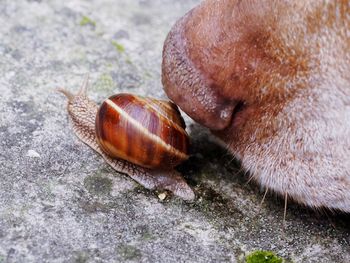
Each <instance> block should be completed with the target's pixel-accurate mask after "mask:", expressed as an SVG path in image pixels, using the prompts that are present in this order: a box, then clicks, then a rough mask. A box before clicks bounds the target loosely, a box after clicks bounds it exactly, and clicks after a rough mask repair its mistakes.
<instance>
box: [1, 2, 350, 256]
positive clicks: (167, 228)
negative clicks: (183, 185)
mask: <svg viewBox="0 0 350 263" xmlns="http://www.w3.org/2000/svg"><path fill="white" fill-rule="evenodd" d="M198 2H199V1H195V0H177V1H174V0H149V1H147V0H103V1H100V0H91V1H83V0H80V1H79V0H74V1H59V0H50V1H40V0H37V1H35V0H32V1H29V0H28V1H24V0H17V1H6V0H3V1H0V25H1V26H0V58H1V59H0V94H1V95H0V180H1V183H0V262H242V259H243V258H244V255H245V253H248V252H250V251H254V250H257V249H264V250H272V251H274V252H275V253H277V254H278V255H280V256H282V257H284V258H285V259H287V262H290V261H293V262H350V246H349V243H350V236H349V230H350V227H349V226H350V223H349V219H350V217H349V215H339V214H338V215H337V214H332V213H330V212H329V211H328V212H326V211H319V212H315V211H311V210H309V209H306V208H303V207H300V206H298V205H296V204H289V206H288V211H287V217H286V227H285V230H283V227H282V226H283V224H282V221H283V201H282V200H280V199H279V198H277V197H275V196H273V195H268V197H267V198H266V200H265V202H264V204H263V205H262V206H261V209H260V211H259V207H260V206H259V204H260V201H261V199H262V196H263V193H262V192H261V190H260V189H259V187H258V186H256V185H254V184H252V183H249V184H247V176H245V175H244V173H242V172H240V170H239V164H238V163H237V162H236V161H235V160H232V157H230V156H229V155H228V154H227V153H226V152H225V151H224V150H223V149H221V148H220V147H218V146H216V145H215V143H214V140H213V138H212V137H210V136H209V135H208V134H207V133H206V132H205V131H203V129H202V128H200V127H198V126H197V125H195V124H192V123H191V122H190V120H189V119H188V118H187V122H188V125H189V132H190V133H191V134H192V140H193V141H192V144H193V148H192V153H193V155H192V157H191V158H190V160H189V161H188V162H186V163H185V164H183V165H182V166H181V167H180V168H179V169H180V170H181V171H182V172H183V173H184V174H185V176H186V178H187V179H188V181H189V182H190V184H191V185H192V186H193V188H194V190H195V192H196V195H197V199H196V200H195V201H194V202H184V201H182V200H179V199H177V198H167V199H165V200H164V201H161V200H159V199H158V197H157V193H155V192H150V191H147V190H145V189H143V188H142V187H140V186H139V185H137V184H136V183H135V182H133V181H132V180H130V179H129V178H127V177H126V176H124V175H120V174H117V173H116V172H114V171H113V170H112V169H110V168H109V167H108V166H107V165H106V164H104V162H103V160H102V158H100V157H99V156H98V155H96V154H95V153H94V152H93V151H92V150H90V149H89V148H88V147H87V146H85V145H83V144H82V143H81V142H79V141H78V139H77V138H76V137H75V136H74V135H73V133H72V130H71V127H70V126H69V123H68V119H67V114H66V111H65V105H66V101H65V99H64V98H63V96H62V95H59V94H57V93H55V91H54V89H55V88H57V87H60V86H64V87H66V88H69V89H70V90H72V91H76V90H77V89H78V87H79V86H80V84H81V83H82V81H83V75H84V74H85V73H86V72H90V77H91V87H90V95H91V97H92V98H93V99H95V100H96V101H101V100H102V99H103V98H106V97H107V96H109V95H111V94H113V93H116V92H121V91H128V92H133V93H138V94H142V95H152V96H155V97H163V96H164V94H163V91H162V87H161V83H160V63H161V50H162V44H163V41H164V39H165V36H166V34H167V32H168V30H169V29H170V27H171V25H172V24H173V23H174V22H175V20H176V19H177V18H179V17H180V16H182V15H183V14H184V13H185V12H186V11H187V10H189V9H190V8H191V7H193V6H194V5H195V4H197V3H198Z"/></svg>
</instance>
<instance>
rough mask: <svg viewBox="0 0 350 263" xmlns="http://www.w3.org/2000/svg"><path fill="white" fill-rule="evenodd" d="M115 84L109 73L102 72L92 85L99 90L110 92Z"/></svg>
mask: <svg viewBox="0 0 350 263" xmlns="http://www.w3.org/2000/svg"><path fill="white" fill-rule="evenodd" d="M114 86H115V83H114V81H113V78H112V76H111V75H110V74H109V73H104V74H102V75H101V76H100V77H99V78H98V80H97V82H96V83H95V85H94V88H95V89H97V90H99V91H107V92H111V91H112V90H113V88H114Z"/></svg>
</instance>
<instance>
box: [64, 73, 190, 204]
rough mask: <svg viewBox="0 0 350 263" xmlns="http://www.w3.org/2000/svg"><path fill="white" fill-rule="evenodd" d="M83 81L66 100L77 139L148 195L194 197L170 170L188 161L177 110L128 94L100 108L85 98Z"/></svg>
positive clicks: (119, 95) (173, 107) (171, 104)
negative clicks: (155, 191) (149, 192)
mask: <svg viewBox="0 0 350 263" xmlns="http://www.w3.org/2000/svg"><path fill="white" fill-rule="evenodd" d="M86 87H87V79H86V80H85V82H84V84H83V85H82V88H81V89H80V91H79V92H78V93H77V94H72V93H71V92H69V91H67V90H65V89H59V91H60V92H62V93H63V94H64V95H66V97H67V98H68V105H67V110H68V115H69V117H70V120H71V123H72V126H73V131H74V133H75V134H76V136H77V137H78V138H79V139H80V140H81V141H82V142H84V143H85V144H87V145H88V146H90V147H91V148H92V149H93V150H95V151H96V152H97V153H99V154H100V155H101V156H102V157H103V158H104V159H105V161H106V162H107V163H108V164H109V165H110V166H111V167H112V168H113V169H114V170H116V171H117V172H120V173H124V174H127V175H129V176H130V177H131V178H132V179H134V180H135V181H137V182H138V183H139V184H141V185H143V186H144V187H145V188H147V189H151V190H153V189H158V190H168V191H170V192H172V193H173V194H174V195H177V196H179V197H181V198H183V199H185V200H192V199H193V198H194V197H195V196H194V193H193V191H192V189H191V188H190V187H189V186H188V184H187V183H186V181H185V180H184V179H183V177H182V175H181V174H180V173H179V172H177V171H176V170H175V169H173V168H174V167H175V166H176V165H178V164H179V163H180V162H182V161H183V160H186V159H187V158H188V155H187V151H188V144H189V139H188V135H187V133H186V131H185V123H184V121H183V119H182V117H181V115H180V112H179V110H178V108H177V106H176V105H175V104H173V103H172V102H168V101H163V100H156V99H153V98H144V97H139V96H135V95H131V94H118V95H114V96H112V97H110V98H108V99H107V100H105V101H104V102H103V103H102V105H101V106H100V107H98V106H97V104H96V103H95V102H93V101H92V100H90V99H89V98H88V97H87V95H86Z"/></svg>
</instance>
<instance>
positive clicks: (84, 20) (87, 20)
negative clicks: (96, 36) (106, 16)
mask: <svg viewBox="0 0 350 263" xmlns="http://www.w3.org/2000/svg"><path fill="white" fill-rule="evenodd" d="M79 25H81V26H86V25H91V26H93V27H95V26H96V22H95V21H94V20H92V19H91V18H90V17H88V16H83V17H82V18H81V20H80V22H79Z"/></svg>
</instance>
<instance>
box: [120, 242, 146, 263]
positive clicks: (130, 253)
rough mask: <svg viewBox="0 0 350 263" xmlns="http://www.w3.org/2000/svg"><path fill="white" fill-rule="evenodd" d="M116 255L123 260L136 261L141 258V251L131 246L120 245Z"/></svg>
mask: <svg viewBox="0 0 350 263" xmlns="http://www.w3.org/2000/svg"><path fill="white" fill-rule="evenodd" d="M118 253H119V255H120V256H121V257H122V258H123V259H124V260H138V259H140V258H141V256H142V255H141V251H140V250H139V249H138V248H136V247H134V246H132V245H122V246H121V247H119V249H118Z"/></svg>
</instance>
